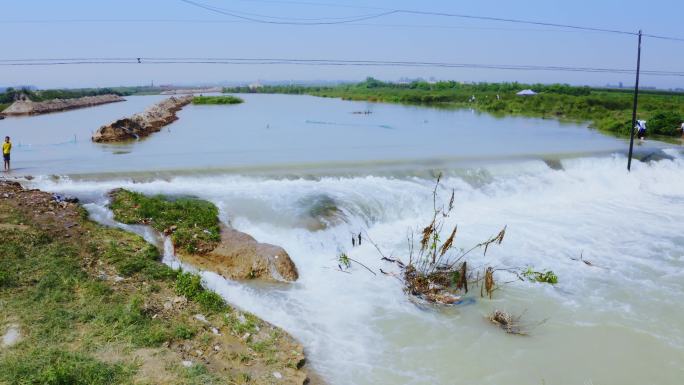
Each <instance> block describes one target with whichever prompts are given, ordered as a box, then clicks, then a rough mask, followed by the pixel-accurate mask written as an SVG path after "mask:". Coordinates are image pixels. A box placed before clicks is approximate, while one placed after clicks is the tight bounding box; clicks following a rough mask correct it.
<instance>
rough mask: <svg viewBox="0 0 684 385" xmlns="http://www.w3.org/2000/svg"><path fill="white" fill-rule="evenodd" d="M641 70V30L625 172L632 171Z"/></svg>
mask: <svg viewBox="0 0 684 385" xmlns="http://www.w3.org/2000/svg"><path fill="white" fill-rule="evenodd" d="M640 70H641V30H639V48H638V49H637V70H636V83H635V84H634V107H633V109H632V127H631V130H630V136H629V155H627V171H630V170H631V169H632V151H633V149H634V129H635V127H636V120H637V104H638V102H639V71H640Z"/></svg>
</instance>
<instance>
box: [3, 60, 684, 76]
mask: <svg viewBox="0 0 684 385" xmlns="http://www.w3.org/2000/svg"><path fill="white" fill-rule="evenodd" d="M102 64H146V65H163V64H205V65H211V64H214V65H304V66H358V67H430V68H435V67H439V68H462V69H494V70H511V71H558V72H584V73H611V74H634V73H635V71H634V70H632V69H624V68H601V67H572V66H549V65H546V66H542V65H519V64H479V63H450V62H425V61H389V60H341V59H340V60H338V59H287V58H198V57H196V58H192V57H169V58H161V57H149V58H148V57H141V58H122V57H119V58H33V59H0V66H9V67H16V66H21V67H30V66H56V65H102ZM641 72H642V73H643V74H644V75H650V76H672V77H683V76H684V72H680V71H664V70H643V71H641Z"/></svg>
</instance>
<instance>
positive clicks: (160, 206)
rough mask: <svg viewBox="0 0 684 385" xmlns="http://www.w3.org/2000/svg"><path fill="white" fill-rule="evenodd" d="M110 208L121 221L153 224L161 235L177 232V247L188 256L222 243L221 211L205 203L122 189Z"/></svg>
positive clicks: (172, 237) (209, 249)
mask: <svg viewBox="0 0 684 385" xmlns="http://www.w3.org/2000/svg"><path fill="white" fill-rule="evenodd" d="M110 208H111V209H112V211H113V212H114V219H116V220H117V221H119V222H123V223H128V224H149V225H151V226H152V227H154V228H155V229H156V230H157V231H160V232H164V231H171V229H173V231H172V235H171V239H172V241H173V244H174V246H176V248H179V249H181V250H184V251H186V252H188V253H203V252H207V251H211V250H213V249H214V248H215V247H216V245H217V244H218V242H219V241H220V240H221V229H220V227H219V220H218V209H217V208H216V206H214V205H213V204H212V203H210V202H207V201H204V200H199V199H193V198H179V199H176V200H171V199H169V198H167V197H164V196H161V195H157V196H152V197H147V196H145V195H143V194H140V193H136V192H131V191H127V190H122V189H121V190H116V191H114V192H112V202H111V204H110ZM174 226H175V227H174Z"/></svg>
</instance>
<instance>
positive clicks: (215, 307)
mask: <svg viewBox="0 0 684 385" xmlns="http://www.w3.org/2000/svg"><path fill="white" fill-rule="evenodd" d="M176 293H178V294H179V295H183V296H185V297H186V298H188V299H190V300H192V301H195V302H196V303H197V304H199V305H200V307H201V308H202V309H203V310H204V311H206V312H220V311H224V310H227V309H228V306H227V305H226V302H225V301H224V300H223V298H221V296H220V295H218V294H216V293H214V292H213V291H209V290H205V289H204V288H203V287H202V280H201V278H200V276H199V275H197V274H193V273H189V272H185V273H182V272H181V273H179V274H178V277H177V278H176Z"/></svg>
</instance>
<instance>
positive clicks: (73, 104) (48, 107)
mask: <svg viewBox="0 0 684 385" xmlns="http://www.w3.org/2000/svg"><path fill="white" fill-rule="evenodd" d="M124 100H126V99H124V98H122V97H121V96H119V95H113V94H112V95H98V96H84V97H82V98H74V99H52V100H46V101H44V102H34V101H31V100H17V101H16V102H14V103H12V104H11V105H10V106H9V107H7V108H6V109H5V110H4V111H2V114H0V115H5V116H25V115H38V114H47V113H49V112H58V111H66V110H73V109H77V108H85V107H92V106H97V105H100V104H107V103H114V102H123V101H124Z"/></svg>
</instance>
